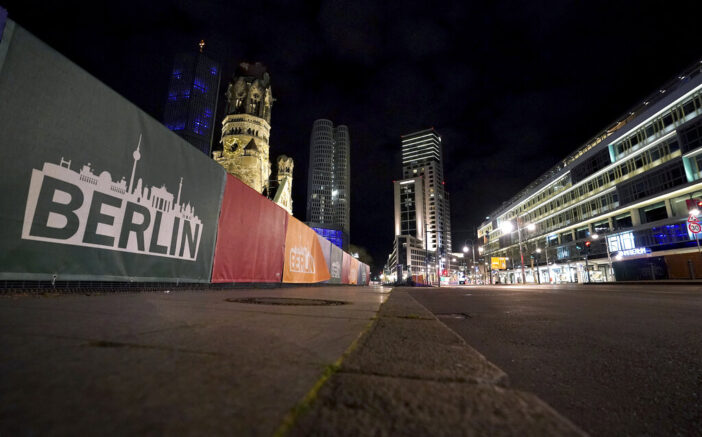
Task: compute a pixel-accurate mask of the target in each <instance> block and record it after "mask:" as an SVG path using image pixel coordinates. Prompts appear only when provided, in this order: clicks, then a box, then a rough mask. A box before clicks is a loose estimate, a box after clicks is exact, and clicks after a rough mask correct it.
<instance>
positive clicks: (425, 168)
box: [386, 128, 452, 282]
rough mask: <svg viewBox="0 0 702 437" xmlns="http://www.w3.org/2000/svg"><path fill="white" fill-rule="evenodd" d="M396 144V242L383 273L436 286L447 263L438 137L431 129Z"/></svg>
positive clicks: (448, 251) (448, 238) (448, 231)
mask: <svg viewBox="0 0 702 437" xmlns="http://www.w3.org/2000/svg"><path fill="white" fill-rule="evenodd" d="M401 141H402V176H403V179H401V180H396V181H394V182H393V193H394V207H395V229H394V231H395V239H394V242H393V251H392V252H391V254H390V256H389V257H388V264H387V268H386V271H387V272H389V274H390V275H392V276H393V278H394V279H395V280H399V281H402V280H406V279H408V278H410V277H411V278H412V279H413V280H414V281H415V282H418V281H422V282H423V281H429V282H436V281H438V278H439V276H446V275H447V272H448V270H449V267H450V264H451V259H452V256H451V253H452V252H451V219H450V208H449V198H448V192H447V191H446V189H445V182H444V169H443V151H442V147H441V136H439V134H438V133H437V132H436V131H435V130H434V129H433V128H431V129H426V130H422V131H419V132H414V133H411V134H408V135H403V136H402V137H401ZM386 274H387V273H386Z"/></svg>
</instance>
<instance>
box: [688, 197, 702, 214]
mask: <svg viewBox="0 0 702 437" xmlns="http://www.w3.org/2000/svg"><path fill="white" fill-rule="evenodd" d="M685 203H686V204H687V210H688V211H692V210H693V209H698V210H699V209H702V199H686V200H685Z"/></svg>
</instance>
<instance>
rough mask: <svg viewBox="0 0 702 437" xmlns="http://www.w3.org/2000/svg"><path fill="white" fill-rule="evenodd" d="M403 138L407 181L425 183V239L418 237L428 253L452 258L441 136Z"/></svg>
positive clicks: (423, 134) (417, 134)
mask: <svg viewBox="0 0 702 437" xmlns="http://www.w3.org/2000/svg"><path fill="white" fill-rule="evenodd" d="M401 138H402V177H403V179H404V180H409V179H412V178H417V177H421V178H422V181H423V184H422V188H423V190H424V223H425V227H424V233H425V235H416V237H417V238H420V239H422V240H424V244H425V248H426V249H427V250H431V251H436V253H437V255H438V256H440V257H444V256H448V255H449V254H450V253H451V212H450V205H449V197H448V192H447V191H446V189H445V186H444V185H445V182H444V168H443V153H442V148H441V136H439V134H438V133H437V132H436V131H435V130H434V128H431V129H426V130H422V131H419V132H414V133H411V134H407V135H403V136H402V137H401ZM396 209H397V207H396ZM396 222H397V219H396ZM417 228H418V227H417Z"/></svg>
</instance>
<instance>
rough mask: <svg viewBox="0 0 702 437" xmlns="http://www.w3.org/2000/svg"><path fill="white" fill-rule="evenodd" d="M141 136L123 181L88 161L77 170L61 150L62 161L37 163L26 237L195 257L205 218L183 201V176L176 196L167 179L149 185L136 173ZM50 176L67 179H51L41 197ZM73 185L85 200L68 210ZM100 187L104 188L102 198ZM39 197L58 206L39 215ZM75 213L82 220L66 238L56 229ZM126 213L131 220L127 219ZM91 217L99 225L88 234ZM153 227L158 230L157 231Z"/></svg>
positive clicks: (160, 254) (169, 255) (30, 197)
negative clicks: (99, 170) (129, 170)
mask: <svg viewBox="0 0 702 437" xmlns="http://www.w3.org/2000/svg"><path fill="white" fill-rule="evenodd" d="M141 140H142V137H141V135H140V136H139V142H138V144H137V148H136V149H135V150H134V152H133V153H132V157H133V165H132V172H131V175H130V177H129V183H128V184H127V180H126V178H125V177H124V176H122V177H121V179H120V180H119V181H116V180H113V177H112V175H111V174H110V172H109V171H107V170H103V171H102V172H100V174H96V173H95V170H94V169H93V167H92V165H91V163H87V164H84V165H83V166H82V167H81V168H80V171H76V170H73V169H71V164H72V161H71V160H65V159H64V157H63V156H62V157H61V160H60V162H59V164H55V163H51V162H45V163H44V165H43V168H42V170H37V169H33V170H32V178H31V182H30V188H29V194H28V196H27V205H26V209H25V216H24V223H23V227H22V238H23V239H27V240H37V241H45V242H52V243H59V244H69V245H76V246H85V247H97V248H102V249H108V250H117V251H125V252H131V253H141V254H148V255H154V256H163V257H169V258H179V259H186V260H191V261H194V260H195V259H196V258H197V253H198V248H199V246H200V237H201V236H202V230H203V226H202V221H201V220H200V218H199V217H198V216H197V215H195V207H194V206H193V205H191V204H190V203H189V202H188V203H185V202H181V192H182V188H183V178H182V177H181V178H180V182H179V184H178V193H177V195H175V196H174V195H173V193H171V192H170V191H169V190H168V188H167V187H166V186H165V184H161V185H160V186H157V185H151V186H147V184H146V183H145V182H144V179H143V178H142V177H140V176H138V174H137V167H138V163H139V161H140V160H141ZM144 176H146V175H144ZM47 178H48V179H47ZM135 179H136V183H135ZM47 180H49V181H55V180H58V181H61V182H62V183H65V184H59V185H56V182H52V184H53V185H52V187H53V186H58V187H59V188H54V189H53V192H49V191H48V190H49V189H48V188H45V187H44V189H45V190H46V192H47V193H48V194H46V193H45V195H44V197H42V196H41V194H42V189H43V186H44V185H45V182H46V181H47ZM71 186H73V187H75V188H77V189H78V190H79V191H80V193H82V196H83V200H82V202H81V203H80V205H77V207H76V208H75V209H72V210H71V212H68V213H66V212H65V208H66V207H67V206H68V205H72V204H73V203H75V202H76V199H75V198H74V197H79V196H77V194H78V193H77V192H76V191H75V189H74V188H71ZM60 187H64V189H61V188H60ZM67 188H70V189H67ZM69 191H70V192H69ZM72 193H73V194H72ZM96 193H100V196H99V198H98V199H96ZM47 196H49V197H47ZM40 199H44V202H45V203H46V204H48V205H49V208H53V209H54V210H55V211H54V210H51V211H50V212H49V213H48V216H46V217H43V216H40V217H35V215H36V213H37V206H38V202H39V201H40ZM72 202H73V203H72ZM93 203H97V206H93ZM41 206H42V207H46V205H41ZM91 207H92V210H91ZM62 208H63V209H62ZM59 210H61V211H64V212H60V211H59ZM57 211H58V212H57ZM126 215H128V216H129V217H126ZM76 218H77V220H78V226H77V228H76V229H75V232H73V233H72V234H71V235H66V236H65V237H66V238H64V236H58V237H57V236H55V235H53V234H57V233H59V232H60V231H62V230H64V229H73V228H74V227H75V226H73V227H71V226H69V221H70V220H69V219H74V221H75V219H76ZM38 219H39V222H38V221H37V220H38ZM44 219H45V220H44ZM125 219H127V220H128V222H126V223H125ZM43 221H45V223H44V222H43ZM91 221H92V222H95V223H93V225H94V226H95V229H92V228H90V229H88V232H87V234H86V228H87V225H88V224H89V222H91ZM36 229H40V231H41V232H38V231H36ZM155 230H156V231H157V235H154V231H155ZM52 231H54V232H52ZM67 232H69V231H67ZM37 234H39V235H37ZM42 234H43V235H42ZM47 235H48V236H47ZM87 240H89V241H87ZM95 241H99V242H97V243H96V242H95Z"/></svg>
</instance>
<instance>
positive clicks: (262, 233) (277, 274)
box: [212, 175, 288, 282]
mask: <svg viewBox="0 0 702 437" xmlns="http://www.w3.org/2000/svg"><path fill="white" fill-rule="evenodd" d="M243 205H246V207H242V206H243ZM287 219H288V213H287V212H285V210H284V209H282V208H281V207H279V206H278V205H276V204H275V203H273V202H271V201H270V200H268V199H266V198H265V197H263V196H262V195H260V194H259V193H258V192H257V191H255V190H253V189H251V188H250V187H248V186H247V185H246V184H245V183H243V182H241V181H240V180H239V179H237V178H235V177H234V176H231V175H227V185H226V187H225V189H224V197H223V198H222V212H221V213H220V216H219V230H218V233H217V247H216V249H215V258H214V269H213V271H212V282H280V281H281V280H282V278H281V274H282V272H283V255H284V246H285V226H286V222H287Z"/></svg>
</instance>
